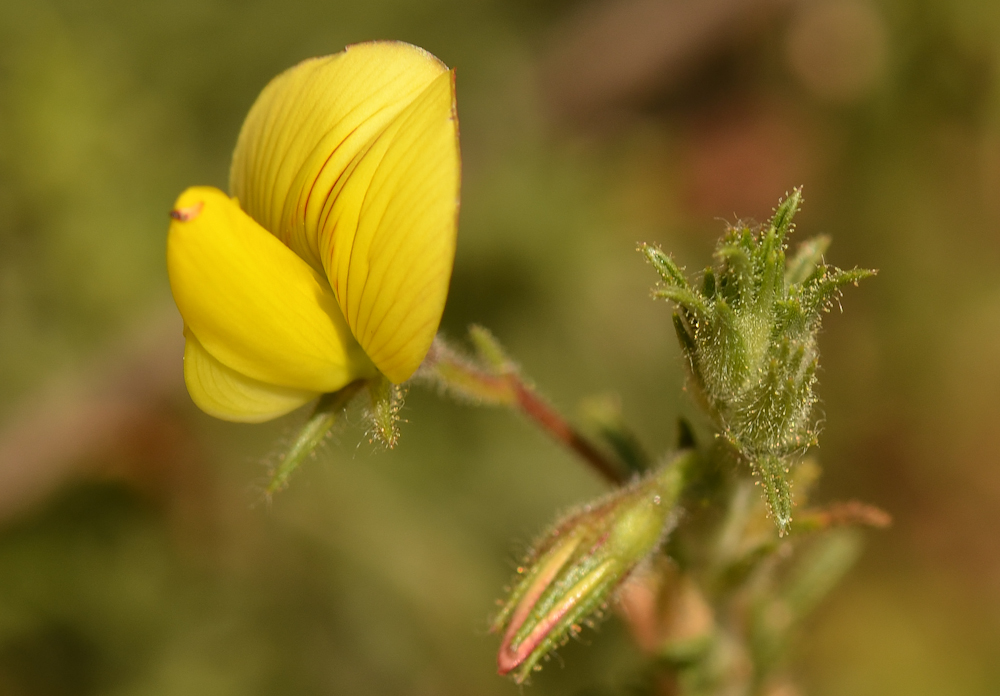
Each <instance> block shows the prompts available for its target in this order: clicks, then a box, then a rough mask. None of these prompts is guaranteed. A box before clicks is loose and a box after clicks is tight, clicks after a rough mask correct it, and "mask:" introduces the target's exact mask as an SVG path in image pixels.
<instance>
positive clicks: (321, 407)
mask: <svg viewBox="0 0 1000 696" xmlns="http://www.w3.org/2000/svg"><path fill="white" fill-rule="evenodd" d="M365 384H366V382H365V381H364V380H357V381H354V382H351V383H350V384H348V385H347V386H346V387H344V388H343V389H341V390H340V391H336V392H332V393H330V394H324V395H323V396H321V397H320V398H319V401H318V402H317V403H316V409H315V410H314V411H313V413H312V415H311V416H309V420H307V421H306V424H305V425H304V426H302V430H300V431H299V434H298V436H297V437H296V438H295V442H293V443H292V446H291V447H290V448H289V449H288V452H286V453H285V456H284V457H283V458H282V460H281V463H280V464H278V466H277V467H276V468H275V470H274V472H273V473H272V474H271V481H270V482H269V483H268V484H267V491H266V492H265V494H266V495H267V496H268V497H270V496H272V495H274V494H275V493H277V492H278V491H280V490H282V489H283V488H284V487H285V486H287V485H288V477H289V476H291V475H292V472H294V471H295V470H296V469H298V468H299V465H301V464H302V462H303V461H305V458H306V457H307V456H308V455H309V454H311V453H312V451H313V450H315V449H316V447H317V446H319V443H321V442H322V441H323V438H324V437H326V434H327V433H328V432H330V428H332V427H333V424H334V423H336V422H337V419H338V418H339V417H340V414H341V413H343V412H344V409H345V408H347V404H349V403H350V401H351V399H353V398H354V396H355V395H356V394H357V393H358V392H359V391H361V389H362V387H364V386H365Z"/></svg>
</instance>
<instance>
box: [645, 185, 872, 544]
mask: <svg viewBox="0 0 1000 696" xmlns="http://www.w3.org/2000/svg"><path fill="white" fill-rule="evenodd" d="M801 202H802V196H801V192H800V191H799V190H796V191H794V192H793V193H792V195H791V196H789V197H788V198H787V199H785V200H784V201H783V202H782V203H781V204H780V205H779V206H778V208H777V210H776V211H775V213H774V217H773V218H772V220H771V223H770V225H768V226H765V227H763V228H760V229H751V228H750V227H748V226H746V225H743V224H740V225H737V226H735V227H732V228H730V229H729V231H728V232H727V233H726V235H725V237H723V239H722V241H721V242H720V244H719V246H718V248H717V249H716V252H715V257H716V259H717V260H718V262H719V263H718V265H717V266H716V267H715V268H710V269H708V270H706V271H705V274H704V277H703V279H702V283H701V289H696V288H694V287H692V285H691V284H689V283H688V281H687V279H686V278H685V277H684V274H683V273H682V272H681V270H680V268H678V266H677V265H676V264H675V263H674V261H673V260H672V259H671V258H670V257H668V256H667V255H665V254H664V253H663V252H661V251H660V250H659V249H656V248H655V247H651V246H648V245H647V246H644V247H643V248H642V251H643V253H644V254H645V255H646V257H647V259H649V261H650V262H651V263H652V264H653V266H654V267H655V268H656V270H657V272H658V273H659V274H660V277H661V278H662V280H663V284H662V285H661V286H660V287H659V288H657V290H656V291H655V293H654V294H655V295H656V296H657V297H663V298H665V299H668V300H671V301H672V302H674V303H675V304H676V305H677V311H676V312H675V314H674V328H675V329H676V331H677V336H678V339H679V340H680V343H681V348H682V350H683V351H684V354H685V357H686V358H687V363H688V368H689V371H690V374H691V381H692V382H693V385H694V387H695V390H696V392H697V393H698V396H699V397H700V398H701V401H702V403H703V404H704V405H705V407H706V410H708V412H709V414H710V415H711V416H712V417H713V419H714V420H715V421H716V424H717V426H718V427H719V430H720V431H721V433H722V435H723V436H724V437H725V438H726V440H727V441H729V442H730V443H731V444H732V445H733V446H734V447H735V448H736V449H737V450H738V451H739V452H740V454H741V455H742V456H743V457H744V458H745V459H746V461H748V462H749V463H750V465H751V466H752V467H753V469H754V473H755V475H756V476H757V477H758V478H759V480H760V481H761V483H762V484H763V488H764V495H765V498H766V500H767V502H768V507H769V509H770V511H771V515H772V516H773V517H774V519H775V521H776V522H777V524H778V527H779V529H780V530H782V531H784V530H785V529H787V527H788V524H789V522H790V521H791V510H792V496H791V489H790V486H789V483H788V476H787V473H788V466H789V463H790V458H791V457H793V456H794V455H795V454H797V453H799V452H802V451H803V450H805V449H806V448H808V447H809V446H810V445H812V444H814V442H815V440H816V432H815V419H814V415H813V406H814V405H815V403H816V396H815V395H814V393H813V385H814V384H815V382H816V369H817V367H818V365H819V349H818V347H817V342H816V336H817V334H818V333H819V329H820V318H821V315H822V313H823V312H824V311H825V310H827V309H829V307H830V306H831V304H832V302H833V300H834V299H835V298H836V297H837V295H838V293H839V292H840V288H841V287H843V286H844V285H846V284H848V283H857V281H858V280H861V279H862V278H866V277H868V276H870V275H873V273H874V272H873V271H867V270H863V269H858V268H855V269H852V270H849V271H844V270H841V269H839V268H835V267H832V266H827V265H826V264H824V263H823V262H822V255H823V251H824V250H825V249H826V247H827V245H828V244H829V239H826V238H818V239H816V240H812V241H810V242H807V243H805V244H804V245H802V248H801V249H800V250H799V253H798V254H796V255H795V256H794V257H793V258H792V259H791V260H790V261H789V262H788V263H786V260H785V248H786V243H785V240H786V237H787V236H788V234H789V232H790V231H791V229H792V218H793V217H794V216H795V213H796V211H797V210H798V208H799V205H800V204H801Z"/></svg>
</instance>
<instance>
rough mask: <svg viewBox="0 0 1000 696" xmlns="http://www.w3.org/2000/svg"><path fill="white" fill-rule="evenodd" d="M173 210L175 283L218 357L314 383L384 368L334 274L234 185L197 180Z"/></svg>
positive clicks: (180, 302) (239, 367)
mask: <svg viewBox="0 0 1000 696" xmlns="http://www.w3.org/2000/svg"><path fill="white" fill-rule="evenodd" d="M172 216H173V217H174V220H173V221H172V223H171V225H170V233H169V235H168V238H167V271H168V273H169V276H170V287H171V290H172V291H173V294H174V301H175V302H176V303H177V308H178V309H179V310H180V313H181V316H182V317H183V318H184V322H185V324H186V325H187V326H188V328H189V329H190V331H191V333H192V334H194V336H196V337H197V339H198V341H199V342H200V344H201V345H202V346H203V347H204V349H205V350H206V351H207V352H208V353H209V354H210V355H211V356H212V357H214V358H215V359H216V360H218V361H219V362H220V363H222V364H223V365H225V366H227V367H229V368H231V369H233V370H235V371H236V372H238V373H240V374H243V375H246V376H248V377H250V378H252V379H255V380H258V381H261V382H264V383H267V384H272V385H277V386H282V387H290V388H292V389H299V390H305V391H310V392H330V391H336V390H338V389H340V388H341V387H343V386H344V385H346V384H347V383H348V382H350V381H352V380H354V379H357V378H359V377H367V376H371V375H373V374H375V369H374V367H373V366H372V364H371V362H370V361H369V360H368V358H367V357H366V356H365V354H364V352H363V351H362V350H361V348H360V346H359V345H358V344H357V342H356V341H355V340H354V338H353V336H352V335H351V332H350V330H349V328H348V327H347V325H346V323H345V322H344V318H343V315H342V313H341V311H340V308H339V306H338V304H337V301H336V299H335V298H334V296H333V294H332V292H331V290H330V287H329V285H328V283H327V282H326V279H325V278H323V277H322V276H321V275H320V274H319V273H317V272H316V271H314V270H313V269H312V268H311V267H310V266H309V265H308V264H306V263H305V262H304V261H302V259H300V258H299V257H298V256H296V255H295V254H294V253H293V252H292V251H291V250H290V249H289V248H288V247H286V246H285V245H284V244H282V243H281V242H279V241H278V240H277V239H276V238H275V237H273V236H272V235H270V234H268V233H267V231H266V230H264V229H263V228H262V227H261V226H260V225H258V224H257V223H256V222H254V221H253V220H252V219H251V218H250V217H249V216H248V215H247V214H246V213H244V212H243V211H242V210H240V208H239V206H238V205H237V204H236V203H235V202H234V201H233V200H232V199H230V198H229V197H228V196H226V194H224V193H223V192H222V191H219V190H218V189H214V188H209V187H194V188H190V189H188V190H187V191H185V192H184V193H182V194H181V195H180V197H179V198H178V199H177V203H176V205H175V209H174V211H173V213H172Z"/></svg>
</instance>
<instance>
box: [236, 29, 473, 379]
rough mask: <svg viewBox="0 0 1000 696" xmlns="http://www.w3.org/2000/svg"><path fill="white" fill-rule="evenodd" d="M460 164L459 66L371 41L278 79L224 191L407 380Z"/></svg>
mask: <svg viewBox="0 0 1000 696" xmlns="http://www.w3.org/2000/svg"><path fill="white" fill-rule="evenodd" d="M459 170H460V165H459V153H458V122H457V120H456V118H455V113H454V81H453V74H451V73H449V72H448V70H447V69H446V68H445V66H444V65H442V64H441V63H440V62H439V61H438V60H437V59H436V58H434V57H433V56H431V55H430V54H428V53H426V52H425V51H423V50H421V49H418V48H416V47H414V46H410V45H408V44H403V43H396V42H376V43H369V44H359V45H356V46H352V47H349V48H348V49H347V50H346V51H344V52H342V53H339V54H337V55H334V56H329V57H326V58H320V59H314V60H310V61H305V62H304V63H301V64H299V65H298V66H296V67H294V68H292V69H291V70H289V71H286V72H285V73H283V74H282V75H280V76H278V77H277V78H275V80H273V81H272V82H271V83H270V84H269V85H268V86H267V87H266V88H265V90H264V92H263V93H262V94H261V96H260V97H259V98H258V100H257V102H256V103H255V104H254V106H253V108H252V109H251V111H250V114H249V116H248V117H247V120H246V122H245V123H244V126H243V130H242V131H241V133H240V138H239V142H238V144H237V148H236V152H235V153H234V156H233V167H232V171H231V175H230V186H231V189H232V191H233V193H234V195H235V196H236V197H237V198H238V199H239V200H240V202H241V205H242V206H243V207H244V209H245V210H246V211H247V212H249V213H250V215H251V216H252V217H254V219H256V220H257V221H259V222H260V223H261V224H262V225H263V226H264V227H265V228H267V229H268V230H270V231H271V232H273V233H274V234H275V235H276V236H278V237H279V238H280V239H282V240H283V241H285V242H286V243H287V244H288V245H289V246H290V247H291V248H292V249H293V250H294V251H295V252H296V253H298V254H299V255H300V256H301V257H302V258H304V259H306V260H307V261H308V262H309V263H310V264H312V265H313V267H315V268H317V269H323V270H325V272H326V275H327V277H328V279H329V281H330V284H331V286H332V287H333V291H334V294H335V296H336V297H337V300H338V302H339V304H340V307H341V309H342V310H343V313H344V316H345V317H346V318H347V321H348V323H349V325H350V327H351V330H352V332H353V333H354V336H355V337H356V338H357V340H358V341H359V342H360V343H361V345H362V347H364V349H365V351H366V352H367V353H368V355H369V356H370V357H371V359H372V360H373V362H374V363H375V364H376V365H377V366H378V368H379V369H380V370H381V371H382V372H383V373H384V374H385V375H386V376H387V377H389V379H391V380H392V381H394V382H401V381H403V380H405V379H407V378H408V377H409V376H410V375H411V374H412V373H413V371H414V370H415V369H416V368H417V366H419V364H420V362H421V361H422V360H423V358H424V356H425V355H426V352H427V349H428V348H429V346H430V343H431V341H432V340H433V337H434V334H435V332H436V331H437V327H438V324H439V322H440V319H441V313H442V312H443V310H444V302H445V297H446V295H447V289H448V281H449V277H450V275H451V267H452V263H453V260H454V251H455V234H456V229H457V227H456V225H457V212H458V196H459V178H460V175H459Z"/></svg>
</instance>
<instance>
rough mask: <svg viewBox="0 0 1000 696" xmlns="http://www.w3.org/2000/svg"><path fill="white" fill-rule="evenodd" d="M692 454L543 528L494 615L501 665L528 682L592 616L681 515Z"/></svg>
mask: <svg viewBox="0 0 1000 696" xmlns="http://www.w3.org/2000/svg"><path fill="white" fill-rule="evenodd" d="M694 457H695V454H694V453H692V452H688V453H685V454H682V455H680V456H679V457H677V458H676V459H675V460H674V461H672V462H671V463H669V464H667V465H665V466H663V467H662V468H660V469H659V470H657V471H655V472H653V473H652V474H650V475H649V476H646V477H644V478H641V479H638V480H637V481H636V482H635V483H633V484H631V485H629V486H627V487H625V488H622V489H619V490H617V491H615V492H613V493H611V494H609V495H608V496H606V497H604V498H602V499H601V500H599V501H596V502H595V503H592V504H589V505H587V506H585V507H584V508H582V509H580V510H578V511H576V512H573V513H571V514H570V515H569V516H568V517H566V518H565V519H563V520H562V521H561V522H559V523H558V524H556V525H555V526H554V527H553V528H552V529H551V530H550V531H549V532H548V533H546V534H545V535H543V537H542V539H541V541H540V542H539V543H538V544H536V546H535V548H534V550H533V551H532V552H531V553H530V554H529V557H528V559H527V560H526V561H525V563H524V564H522V566H521V567H520V568H518V578H517V581H516V582H515V584H514V586H513V589H512V590H511V593H510V596H509V597H508V599H507V601H506V602H505V603H504V606H503V608H502V609H501V610H500V612H499V614H498V615H497V617H496V619H495V620H494V622H493V626H492V631H493V632H495V633H502V635H503V638H502V641H501V644H500V652H499V654H498V655H497V670H498V672H499V673H500V674H510V673H513V675H514V679H515V681H517V682H518V683H523V682H524V681H525V680H526V679H527V677H528V676H529V675H530V674H531V672H532V671H533V670H534V669H538V668H539V664H538V663H539V661H540V660H542V659H543V658H546V657H547V656H548V655H549V654H550V653H551V652H552V651H553V650H555V649H556V648H558V647H559V646H561V645H563V644H564V643H565V642H566V641H567V640H568V639H569V637H570V636H573V635H576V634H578V633H579V632H580V630H581V625H582V624H585V623H587V624H589V623H590V622H591V621H592V618H591V617H592V615H594V614H598V613H599V612H600V611H601V610H602V609H603V608H604V607H606V605H607V602H608V600H609V599H610V597H611V595H612V593H613V592H614V591H615V589H616V588H617V587H618V586H619V585H620V584H621V582H622V581H623V580H624V579H625V578H627V577H628V575H629V574H630V573H631V572H632V570H634V569H635V567H636V566H637V565H638V564H639V563H640V562H642V561H643V560H644V559H646V558H647V557H648V556H649V555H650V554H651V553H652V552H653V551H655V550H656V549H657V548H658V547H659V545H660V543H661V542H662V540H663V539H664V537H665V535H666V534H667V533H669V531H670V529H671V528H672V527H673V523H674V521H675V519H676V513H675V510H676V507H675V506H676V502H677V499H678V497H679V496H680V493H681V487H682V485H683V482H684V477H685V473H686V471H687V469H688V467H689V466H690V465H691V463H692V462H693V460H694Z"/></svg>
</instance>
